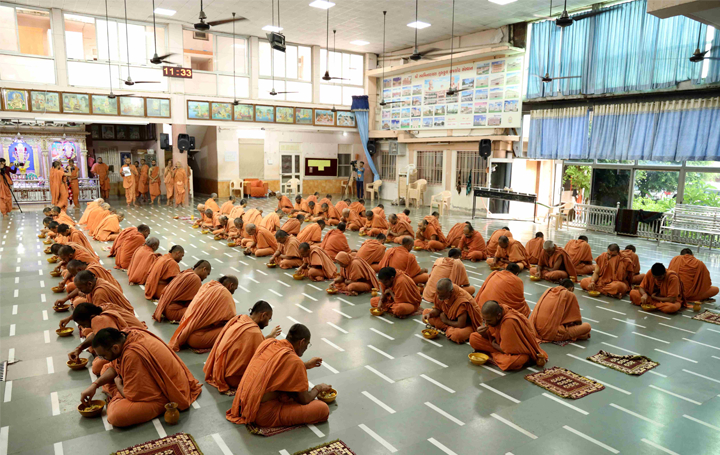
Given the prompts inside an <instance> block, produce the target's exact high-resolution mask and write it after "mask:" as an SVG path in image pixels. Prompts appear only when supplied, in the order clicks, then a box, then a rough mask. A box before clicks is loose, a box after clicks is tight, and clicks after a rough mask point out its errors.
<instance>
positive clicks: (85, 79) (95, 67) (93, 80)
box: [68, 62, 154, 89]
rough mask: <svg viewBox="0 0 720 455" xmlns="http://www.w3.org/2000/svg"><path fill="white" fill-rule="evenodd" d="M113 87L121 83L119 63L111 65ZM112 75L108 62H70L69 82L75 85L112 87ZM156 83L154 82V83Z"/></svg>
mask: <svg viewBox="0 0 720 455" xmlns="http://www.w3.org/2000/svg"><path fill="white" fill-rule="evenodd" d="M110 70H111V71H112V84H113V88H118V87H119V86H120V85H119V84H121V82H120V80H119V79H120V74H119V73H118V67H117V65H110ZM110 79H111V76H110V74H109V72H108V66H107V64H105V65H101V64H97V63H86V62H68V84H69V85H72V86H74V87H98V88H105V89H109V88H110ZM153 85H154V84H153Z"/></svg>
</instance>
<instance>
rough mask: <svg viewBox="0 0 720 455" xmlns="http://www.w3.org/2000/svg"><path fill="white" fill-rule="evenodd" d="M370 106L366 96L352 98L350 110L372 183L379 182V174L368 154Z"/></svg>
mask: <svg viewBox="0 0 720 455" xmlns="http://www.w3.org/2000/svg"><path fill="white" fill-rule="evenodd" d="M369 109H370V105H369V104H368V97H367V95H361V96H353V97H352V106H351V107H350V110H351V111H353V112H354V113H355V120H356V121H357V129H358V133H360V140H361V141H362V145H363V150H364V151H365V158H366V160H367V164H368V165H369V166H370V170H371V171H372V173H373V181H374V180H380V174H378V171H377V169H375V163H373V160H372V157H371V156H370V152H368V148H367V143H368V139H369V138H370V125H369V122H368V110H369Z"/></svg>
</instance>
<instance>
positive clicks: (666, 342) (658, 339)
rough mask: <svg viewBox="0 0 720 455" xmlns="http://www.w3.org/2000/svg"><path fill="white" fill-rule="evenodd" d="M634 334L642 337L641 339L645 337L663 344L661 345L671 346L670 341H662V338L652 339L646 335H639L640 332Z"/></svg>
mask: <svg viewBox="0 0 720 455" xmlns="http://www.w3.org/2000/svg"><path fill="white" fill-rule="evenodd" d="M633 334H634V335H638V336H641V337H644V338H649V339H651V340H655V341H659V342H661V343H665V344H670V342H669V341H665V340H661V339H660V338H655V337H651V336H650V335H645V334H642V333H638V332H633Z"/></svg>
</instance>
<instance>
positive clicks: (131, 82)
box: [108, 0, 160, 86]
mask: <svg viewBox="0 0 720 455" xmlns="http://www.w3.org/2000/svg"><path fill="white" fill-rule="evenodd" d="M123 3H124V4H125V50H126V51H127V71H128V75H127V79H123V78H120V80H121V81H123V82H124V83H125V85H129V86H133V85H135V84H159V83H160V81H134V80H132V77H131V76H130V37H129V36H128V34H129V33H128V32H129V30H128V20H127V0H124V1H123ZM153 14H155V13H154V12H153ZM108 55H109V54H108ZM118 69H119V68H118Z"/></svg>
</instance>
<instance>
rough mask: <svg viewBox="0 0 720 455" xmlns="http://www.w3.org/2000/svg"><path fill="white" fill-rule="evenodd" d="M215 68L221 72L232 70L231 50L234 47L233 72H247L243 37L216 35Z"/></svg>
mask: <svg viewBox="0 0 720 455" xmlns="http://www.w3.org/2000/svg"><path fill="white" fill-rule="evenodd" d="M217 40H218V56H217V70H218V71H220V72H223V73H232V72H233V52H232V50H231V49H235V74H247V68H246V61H247V53H246V52H247V41H246V40H245V39H244V38H238V37H236V38H235V44H234V46H235V47H234V48H233V39H232V37H228V36H218V37H217Z"/></svg>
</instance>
